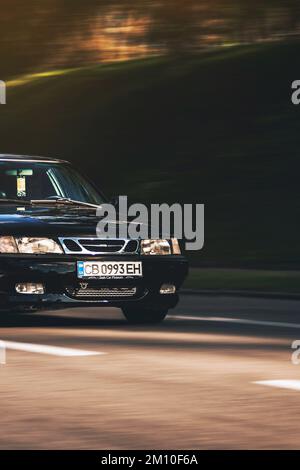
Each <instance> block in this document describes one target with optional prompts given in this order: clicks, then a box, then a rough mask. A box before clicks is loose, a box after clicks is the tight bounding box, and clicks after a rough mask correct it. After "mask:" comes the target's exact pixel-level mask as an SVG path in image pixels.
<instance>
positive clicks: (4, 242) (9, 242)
mask: <svg viewBox="0 0 300 470" xmlns="http://www.w3.org/2000/svg"><path fill="white" fill-rule="evenodd" d="M0 253H18V248H17V244H16V241H15V239H14V237H0Z"/></svg>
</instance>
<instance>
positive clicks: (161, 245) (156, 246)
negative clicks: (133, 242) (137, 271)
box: [141, 238, 180, 255]
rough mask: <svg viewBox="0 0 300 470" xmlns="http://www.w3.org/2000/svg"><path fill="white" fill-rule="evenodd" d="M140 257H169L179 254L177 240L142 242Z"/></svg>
mask: <svg viewBox="0 0 300 470" xmlns="http://www.w3.org/2000/svg"><path fill="white" fill-rule="evenodd" d="M141 254H142V255H171V254H174V255H175V254H176V255H178V254H180V248H179V244H178V240H177V238H172V239H171V240H142V241H141Z"/></svg>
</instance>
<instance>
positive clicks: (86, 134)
mask: <svg viewBox="0 0 300 470" xmlns="http://www.w3.org/2000/svg"><path fill="white" fill-rule="evenodd" d="M299 55H300V44H297V43H295V44H273V45H255V46H246V47H240V46H239V47H230V48H222V49H221V50H214V51H211V52H205V53H203V54H199V55H198V56H194V57H187V58H186V59H184V60H183V59H180V60H179V59H171V58H164V57H153V58H150V59H147V60H137V61H132V62H125V63H122V64H111V65H99V66H93V67H85V68H79V69H71V70H61V71H60V70H57V71H48V72H47V71H46V72H45V71H43V72H41V71H36V73H34V74H32V75H29V76H28V75H27V76H25V77H24V76H23V77H13V78H12V82H11V83H9V85H10V86H9V87H8V93H7V105H6V106H1V107H0V142H1V145H0V152H3V153H4V152H9V153H23V154H36V155H49V156H59V157H61V158H63V159H68V160H71V161H72V162H73V163H74V164H75V165H77V166H78V167H80V169H81V170H82V171H83V172H85V173H87V174H88V175H89V176H91V177H92V178H93V179H94V180H95V182H96V183H97V184H98V185H99V187H101V188H102V189H103V190H104V191H105V192H106V193H107V194H108V195H115V194H128V195H129V197H130V198H131V200H134V201H138V202H150V201H152V202H174V201H179V202H182V203H183V202H186V203H187V202H193V203H197V202H201V203H204V204H205V206H206V213H205V223H206V227H205V247H204V249H203V250H202V251H200V252H198V253H192V254H191V255H190V259H191V262H192V264H193V265H194V266H225V267H228V266H230V267H243V268H249V267H251V268H258V267H264V268H268V269H270V270H272V269H273V268H274V267H275V268H281V269H290V268H292V269H296V268H297V267H299V266H300V244H299V242H298V238H299V236H298V234H299V232H300V219H299V209H300V199H299V173H300V159H299V144H300V119H299V113H300V108H298V107H296V106H293V105H292V104H291V100H290V96H291V89H290V88H291V83H292V81H293V80H295V79H297V78H299V76H300V62H299V60H298V58H299Z"/></svg>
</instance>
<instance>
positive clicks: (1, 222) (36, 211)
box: [0, 205, 125, 236]
mask: <svg viewBox="0 0 300 470" xmlns="http://www.w3.org/2000/svg"><path fill="white" fill-rule="evenodd" d="M99 220H100V218H99V217H97V215H96V209H94V208H86V207H84V206H83V207H77V206H76V207H72V206H66V205H65V206H26V207H21V206H17V205H15V206H14V205H9V206H3V205H1V206H0V234H1V235H23V236H50V235H51V236H68V235H70V236H76V235H90V236H92V235H93V236H96V227H97V223H98V222H99ZM121 223H122V222H121ZM124 223H125V222H124Z"/></svg>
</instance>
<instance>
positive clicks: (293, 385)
mask: <svg viewBox="0 0 300 470" xmlns="http://www.w3.org/2000/svg"><path fill="white" fill-rule="evenodd" d="M253 383H254V384H257V385H266V386H268V387H277V388H288V389H290V390H297V391H300V380H260V381H258V382H253Z"/></svg>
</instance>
